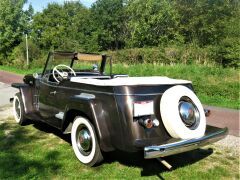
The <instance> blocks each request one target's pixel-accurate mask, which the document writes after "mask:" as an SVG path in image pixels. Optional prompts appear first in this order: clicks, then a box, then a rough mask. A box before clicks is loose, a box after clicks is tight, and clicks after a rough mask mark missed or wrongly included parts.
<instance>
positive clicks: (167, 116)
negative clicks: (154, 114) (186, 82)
mask: <svg viewBox="0 0 240 180" xmlns="http://www.w3.org/2000/svg"><path fill="white" fill-rule="evenodd" d="M160 113H161V117H162V121H163V124H164V126H165V128H166V130H167V131H168V133H169V134H170V135H171V136H172V137H174V138H181V139H192V138H199V137H202V136H203V135H204V133H205V130H206V117H205V113H204V109H203V107H202V104H201V102H200V101H199V99H198V98H197V96H196V95H195V94H194V92H193V91H192V90H190V89H189V88H187V87H185V86H181V85H177V86H174V87H172V88H169V89H168V90H166V91H165V92H164V93H163V95H162V98H161V101H160Z"/></svg>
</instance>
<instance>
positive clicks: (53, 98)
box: [12, 75, 192, 152]
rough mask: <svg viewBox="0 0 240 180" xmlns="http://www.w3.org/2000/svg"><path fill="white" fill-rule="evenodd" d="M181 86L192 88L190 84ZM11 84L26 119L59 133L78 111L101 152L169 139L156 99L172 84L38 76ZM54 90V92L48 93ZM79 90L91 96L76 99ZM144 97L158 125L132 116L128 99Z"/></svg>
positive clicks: (141, 98) (135, 149)
mask: <svg viewBox="0 0 240 180" xmlns="http://www.w3.org/2000/svg"><path fill="white" fill-rule="evenodd" d="M29 79H34V78H33V77H32V76H29V75H27V76H25V81H24V82H25V83H26V82H27V83H29V82H31V81H30V80H29ZM183 85H184V86H187V87H189V88H190V89H192V85H191V84H183ZM12 86H13V87H16V88H19V89H20V92H21V95H22V97H23V100H24V105H25V112H26V114H27V117H28V118H29V119H36V120H41V121H43V122H46V123H48V124H50V125H51V126H54V127H56V128H58V129H60V130H61V131H63V132H64V131H65V130H66V128H67V127H68V125H69V123H70V122H71V121H72V120H73V119H69V117H70V114H71V112H72V111H79V112H80V113H81V115H83V116H85V117H87V118H88V119H89V120H90V121H91V122H92V123H93V125H94V127H95V130H96V132H97V136H98V139H99V142H100V147H101V149H102V150H103V151H112V150H114V149H119V150H123V151H130V152H134V151H137V150H140V149H143V148H144V147H145V146H148V145H153V144H162V143H163V142H165V141H168V140H169V139H171V137H170V136H169V134H168V133H167V131H166V129H165V128H164V126H163V123H162V121H161V116H160V111H159V108H160V107H159V102H160V99H161V96H162V94H163V93H164V91H165V90H167V89H168V88H170V87H172V86H173V85H155V86H154V85H151V86H114V87H110V86H94V85H87V84H81V83H74V82H70V81H69V80H64V81H62V82H61V83H60V84H57V83H49V82H46V81H44V79H42V78H39V79H36V80H35V81H34V82H33V83H30V85H27V84H13V85H12ZM54 91H56V93H55V94H50V92H54ZM81 93H89V94H92V95H94V96H95V98H93V99H83V98H78V96H77V95H80V94H81ZM34 97H35V100H34ZM36 97H39V99H38V100H37V99H36ZM146 100H153V101H154V111H155V114H154V115H152V118H157V119H158V120H159V121H160V125H159V126H158V127H153V128H151V129H146V128H144V127H142V126H141V125H139V123H138V122H137V119H134V118H133V111H132V104H128V102H129V101H130V102H134V101H146ZM38 101H39V102H38ZM36 103H38V106H39V108H37V107H38V106H37V105H36ZM58 112H64V118H63V119H62V120H61V119H57V118H56V117H55V116H54V115H55V114H57V113H58Z"/></svg>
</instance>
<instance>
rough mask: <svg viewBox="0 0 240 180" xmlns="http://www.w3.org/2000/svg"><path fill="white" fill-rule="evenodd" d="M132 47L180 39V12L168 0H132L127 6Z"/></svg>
mask: <svg viewBox="0 0 240 180" xmlns="http://www.w3.org/2000/svg"><path fill="white" fill-rule="evenodd" d="M127 12H128V17H129V21H128V32H129V40H128V44H129V46H130V47H144V46H158V45H160V44H166V43H169V42H171V41H179V40H181V37H180V36H179V33H178V20H179V17H178V13H177V12H176V11H175V10H174V8H173V6H172V4H171V1H168V0H162V1H159V0H148V1H145V0H130V1H129V3H128V7H127Z"/></svg>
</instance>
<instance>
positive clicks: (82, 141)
mask: <svg viewBox="0 0 240 180" xmlns="http://www.w3.org/2000/svg"><path fill="white" fill-rule="evenodd" d="M79 129H80V130H78V133H77V145H78V149H79V150H80V152H81V153H82V154H83V155H88V154H89V153H90V151H91V149H92V138H91V134H90V132H89V130H88V129H87V128H86V127H80V128H79Z"/></svg>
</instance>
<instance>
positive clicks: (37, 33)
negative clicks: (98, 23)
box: [32, 2, 89, 50]
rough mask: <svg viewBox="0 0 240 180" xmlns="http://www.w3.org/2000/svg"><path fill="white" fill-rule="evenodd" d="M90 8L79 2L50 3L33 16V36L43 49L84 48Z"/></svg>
mask: <svg viewBox="0 0 240 180" xmlns="http://www.w3.org/2000/svg"><path fill="white" fill-rule="evenodd" d="M88 15H89V10H88V9H86V8H85V7H83V6H82V4H80V3H79V2H71V3H69V2H66V3H64V5H59V4H56V3H53V4H49V5H48V7H47V8H46V9H44V10H43V12H42V13H37V14H36V15H35V16H34V18H33V26H32V29H33V33H32V36H33V38H34V41H35V43H36V44H38V45H39V47H41V48H43V49H62V50H82V49H83V47H84V45H85V39H86V38H87V31H85V30H86V29H87V27H88V18H87V17H88Z"/></svg>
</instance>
